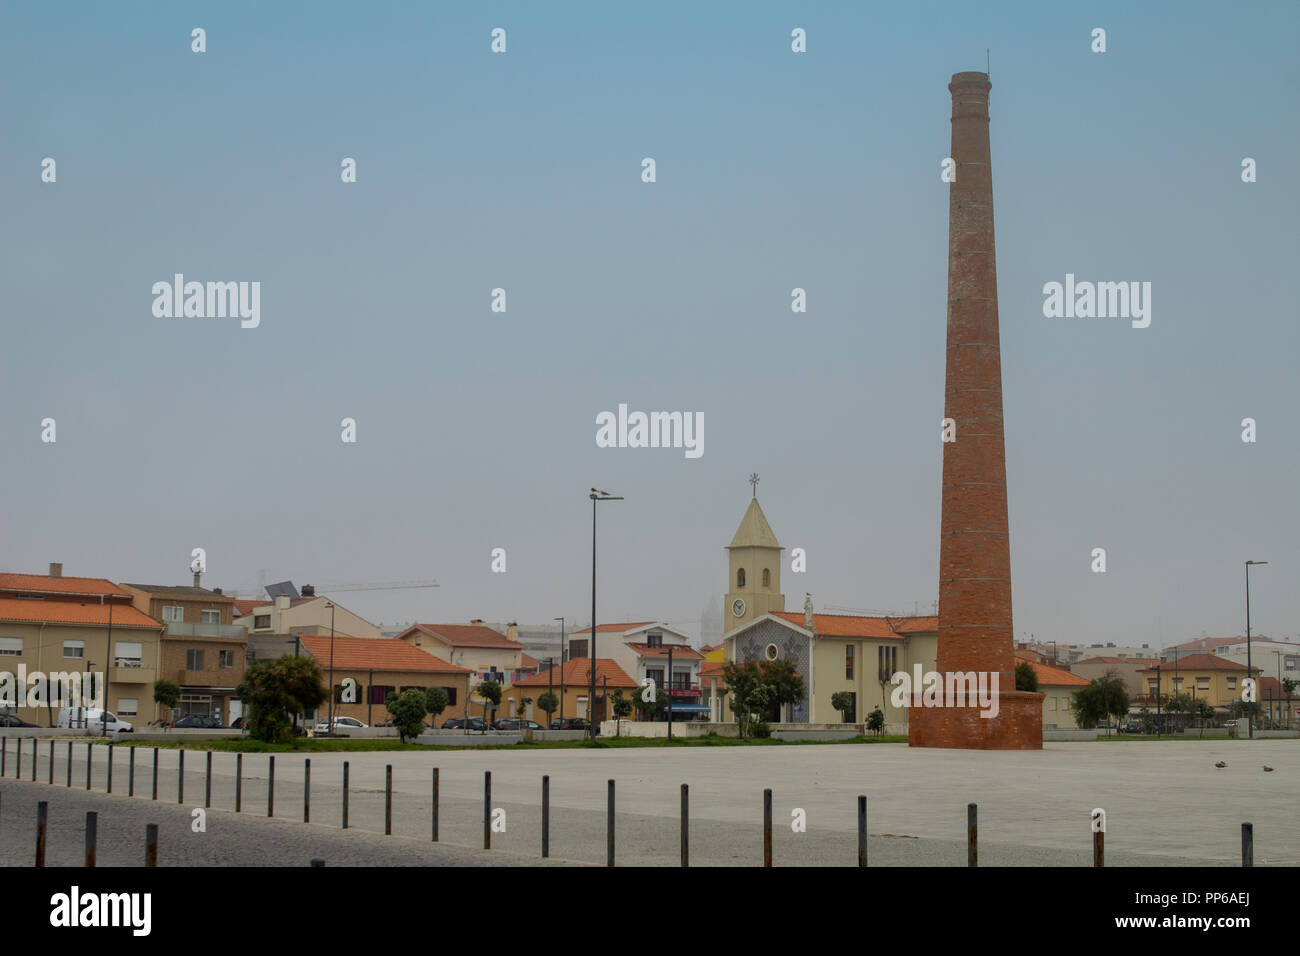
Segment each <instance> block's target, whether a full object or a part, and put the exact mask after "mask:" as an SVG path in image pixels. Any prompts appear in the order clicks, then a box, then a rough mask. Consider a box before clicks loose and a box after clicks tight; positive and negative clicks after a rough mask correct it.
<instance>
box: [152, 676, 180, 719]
mask: <svg viewBox="0 0 1300 956" xmlns="http://www.w3.org/2000/svg"><path fill="white" fill-rule="evenodd" d="M180 699H181V685H180V684H177V683H175V682H174V681H169V680H156V681H154V682H153V702H154V704H156V705H157V706H155V707H154V713H155V714H157V712H158V707H166V708H167V713H168V714H169V715H170V714H171V711H172V708H173V707H175V706H176V705H177V704H178V703H180ZM159 719H161V718H159Z"/></svg>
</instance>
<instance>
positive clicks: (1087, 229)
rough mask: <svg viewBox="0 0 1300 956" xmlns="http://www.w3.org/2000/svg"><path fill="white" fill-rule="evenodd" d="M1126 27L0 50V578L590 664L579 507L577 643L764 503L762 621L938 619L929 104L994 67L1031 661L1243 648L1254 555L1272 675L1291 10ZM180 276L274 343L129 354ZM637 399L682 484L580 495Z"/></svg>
mask: <svg viewBox="0 0 1300 956" xmlns="http://www.w3.org/2000/svg"><path fill="white" fill-rule="evenodd" d="M1131 7H1132V5H1130V4H1105V3H1102V4H1088V5H1082V6H1077V7H1059V6H1058V5H1054V4H1053V5H1042V4H1030V3H1024V4H1004V5H993V6H991V7H985V8H983V9H981V8H977V7H976V6H975V5H971V4H957V3H954V4H938V3H935V4H906V5H899V4H884V3H877V4H856V3H853V4H850V3H841V4H819V5H817V7H816V9H815V10H813V11H811V12H809V11H808V10H807V9H806V8H805V5H801V4H776V3H766V4H750V3H746V4H740V3H733V4H710V5H698V4H686V3H662V4H654V5H652V6H651V7H648V8H647V7H641V6H634V5H619V6H618V8H617V9H612V8H611V7H610V5H607V4H597V3H588V4H576V3H575V4H545V5H543V4H523V3H519V4H491V5H479V4H438V5H432V4H430V5H421V4H404V5H398V4H392V5H385V4H367V5H365V6H361V7H358V6H354V5H343V4H335V5H331V4H314V5H310V6H308V5H301V6H298V7H292V6H290V5H263V4H253V3H242V4H241V3H236V4H203V3H200V4H189V5H185V6H176V5H163V4H144V3H141V4H133V5H130V6H127V7H121V6H111V7H110V6H108V5H90V4H82V5H73V6H71V7H64V8H51V7H48V6H43V5H23V6H19V5H17V4H7V5H5V6H4V7H3V9H2V12H0V74H3V80H4V82H3V83H2V84H0V116H2V117H3V120H2V122H3V130H4V136H3V140H2V141H0V204H2V208H3V221H4V226H5V228H4V229H3V232H2V233H0V235H2V236H3V238H0V243H2V245H0V252H2V253H3V255H2V257H0V270H2V271H0V277H2V278H3V281H4V288H5V290H6V297H5V309H4V349H3V355H4V362H3V366H2V368H3V377H2V378H0V440H2V441H3V447H4V448H5V450H6V453H5V455H4V464H5V467H4V471H3V490H4V493H5V500H6V506H5V508H4V509H3V518H2V519H0V520H2V521H3V524H2V525H0V567H2V568H4V569H9V570H22V571H39V570H43V569H44V568H45V566H46V565H47V564H48V562H50V561H62V562H63V563H64V565H65V573H67V574H86V575H103V576H107V577H109V578H112V579H114V580H119V581H121V580H126V581H145V582H156V583H182V582H184V581H185V580H186V579H187V577H188V572H187V570H186V569H187V565H188V561H189V553H190V550H191V549H192V548H194V547H204V548H206V550H207V554H208V564H209V574H208V576H207V579H206V583H209V584H212V585H216V586H225V587H227V588H231V589H251V588H253V587H255V586H256V583H257V581H258V576H259V571H260V569H266V574H267V579H268V580H270V581H274V580H279V579H282V578H292V579H293V580H295V581H296V582H297V583H299V584H302V583H309V582H315V583H322V582H334V583H338V582H372V581H391V580H407V579H422V578H435V579H437V580H438V581H439V582H440V583H441V584H442V587H441V589H439V590H438V591H433V592H420V591H399V592H387V593H380V592H370V593H359V594H354V595H349V596H348V597H347V599H346V600H345V601H344V603H345V604H347V605H348V606H349V607H351V608H353V609H355V610H357V611H358V612H359V613H362V614H365V615H367V616H369V617H371V618H372V619H376V620H380V621H397V620H406V619H413V618H414V619H420V620H426V621H459V620H468V619H469V618H472V617H482V618H486V619H488V620H509V619H518V620H520V621H524V622H544V621H548V620H549V619H550V618H552V617H554V616H556V615H561V614H563V615H565V616H567V617H568V618H569V619H570V620H574V619H580V620H582V622H583V623H585V620H586V617H587V616H588V615H589V611H588V608H589V604H590V593H589V586H590V539H591V527H590V520H591V518H590V510H591V509H590V504H589V501H588V500H587V498H586V497H585V494H586V491H587V489H588V488H589V487H590V486H592V485H593V484H594V485H597V486H599V487H601V488H607V489H609V490H611V491H613V492H614V493H616V494H622V495H624V496H626V500H625V501H622V502H617V503H613V504H609V505H603V506H602V515H601V536H600V540H601V562H600V580H601V588H600V608H599V617H600V619H601V620H606V621H608V620H611V619H630V620H641V619H647V618H661V619H667V620H669V621H687V622H693V620H694V619H695V618H696V617H697V616H698V614H699V612H700V611H701V609H702V608H704V606H705V605H706V603H707V602H708V600H709V597H710V596H711V595H712V594H720V593H721V592H722V591H723V590H724V589H725V586H726V563H725V553H724V551H723V548H724V546H725V545H726V544H727V543H728V542H729V540H730V538H731V535H732V534H733V533H734V531H735V527H736V525H737V524H738V522H739V521H740V517H741V515H742V514H743V512H744V509H745V506H746V504H747V500H748V498H749V485H748V484H747V483H746V477H747V476H748V475H749V473H750V472H751V471H758V472H759V473H760V474H761V475H762V476H763V480H762V483H761V485H760V487H759V496H760V500H761V501H762V503H763V506H764V509H765V510H766V512H767V515H768V517H769V519H770V520H771V522H772V525H773V527H774V529H775V531H776V533H777V536H778V537H779V539H780V541H781V543H782V544H784V545H785V546H786V547H787V548H790V547H802V548H805V549H806V550H807V552H808V568H809V570H808V573H807V574H806V575H792V574H790V573H789V571H788V563H787V566H786V568H787V570H786V573H785V574H784V575H783V581H782V583H783V588H784V591H785V593H786V595H787V598H788V606H789V607H790V608H792V609H794V608H798V607H800V606H801V605H802V596H803V593H804V592H805V591H810V592H812V594H813V597H814V600H815V602H816V603H817V605H818V607H822V606H825V605H839V606H848V607H860V608H887V609H893V610H896V611H910V610H911V609H912V607H913V605H914V603H915V604H917V605H919V607H920V608H921V609H922V610H925V609H927V608H928V607H929V603H930V602H931V601H932V600H934V599H935V597H936V593H937V576H938V545H939V534H938V529H939V483H940V471H939V463H940V455H941V446H940V442H939V419H940V418H941V417H942V409H943V360H944V334H945V312H944V308H945V296H946V288H945V283H946V264H945V256H946V251H947V227H948V223H947V193H946V187H945V186H944V185H943V184H942V183H941V182H940V180H939V175H938V173H939V163H940V161H941V160H942V159H943V157H944V156H946V155H947V154H948V147H949V141H948V137H949V123H948V116H949V111H950V100H949V94H948V91H947V82H948V79H949V77H950V76H951V74H952V73H955V72H959V71H963V70H978V69H982V68H983V66H984V57H985V49H986V48H991V50H992V53H991V56H992V82H993V91H992V99H991V113H992V125H991V132H992V144H993V163H994V186H995V204H996V228H997V252H998V267H999V295H1000V307H1001V334H1002V344H1003V353H1002V359H1003V380H1004V393H1005V403H1006V425H1007V458H1008V470H1009V497H1010V519H1011V532H1012V538H1011V542H1012V566H1013V575H1014V582H1013V590H1014V599H1015V621H1016V630H1017V632H1018V634H1026V635H1027V634H1028V633H1029V632H1033V633H1035V634H1036V635H1037V636H1038V637H1039V638H1040V639H1044V640H1052V639H1055V640H1057V641H1059V642H1062V643H1064V642H1070V641H1085V642H1092V641H1109V640H1113V641H1116V642H1117V643H1142V642H1144V641H1146V642H1149V643H1152V644H1159V643H1160V641H1161V640H1162V638H1163V640H1164V641H1166V642H1168V643H1173V642H1174V641H1177V640H1184V639H1188V638H1191V637H1197V636H1200V635H1201V634H1202V633H1205V634H1209V635H1222V634H1233V633H1240V632H1241V631H1242V630H1243V629H1244V606H1243V593H1242V562H1244V561H1245V560H1246V559H1248V558H1253V559H1258V560H1269V561H1270V562H1271V564H1270V566H1269V567H1267V568H1260V569H1258V570H1257V571H1256V572H1254V573H1253V574H1252V585H1253V587H1252V613H1253V624H1254V628H1255V630H1256V631H1257V632H1259V633H1268V634H1274V635H1282V634H1289V635H1291V636H1293V637H1297V636H1300V587H1297V586H1296V585H1297V581H1298V580H1300V544H1298V543H1297V542H1298V541H1300V519H1298V517H1297V516H1298V514H1300V509H1298V508H1297V503H1296V487H1297V480H1296V476H1297V473H1298V472H1300V451H1298V444H1297V442H1298V439H1300V435H1298V434H1297V426H1296V418H1295V416H1296V414H1297V410H1300V385H1298V384H1297V381H1296V374H1295V365H1296V356H1297V354H1298V353H1300V332H1298V331H1297V321H1296V320H1297V314H1296V313H1297V306H1296V298H1295V294H1294V291H1293V285H1294V281H1295V280H1294V275H1295V272H1296V265H1295V264H1296V261H1297V258H1298V257H1300V240H1297V231H1296V226H1295V223H1296V212H1297V208H1298V205H1300V204H1298V202H1297V200H1298V199H1300V187H1298V186H1297V183H1296V180H1295V177H1294V159H1295V156H1296V155H1297V153H1298V152H1300V123H1298V122H1297V119H1298V117H1297V107H1296V102H1297V100H1296V91H1297V89H1298V88H1300V67H1298V65H1297V62H1298V61H1297V56H1296V54H1295V50H1294V37H1295V35H1296V33H1297V29H1298V28H1300V7H1297V5H1296V4H1294V3H1258V4H1251V3H1246V4H1238V5H1232V6H1231V7H1228V6H1224V5H1222V4H1204V3H1202V4H1195V3H1178V4H1172V3H1171V4H1151V5H1144V7H1143V9H1140V10H1134V9H1132V8H1131ZM195 26H201V27H204V28H205V29H206V30H207V43H208V52H207V53H204V54H202V55H199V54H194V53H191V52H190V39H189V36H190V30H191V28H193V27H195ZM497 26H501V27H504V28H505V29H506V30H507V31H508V52H507V53H506V54H505V55H493V54H491V53H490V52H489V48H488V47H489V40H490V38H489V33H490V31H491V29H492V28H493V27H497ZM796 26H798V27H803V28H804V29H806V30H807V34H808V53H806V54H803V55H796V54H793V53H791V52H790V46H789V43H790V41H789V34H790V30H791V29H792V28H794V27H796ZM1097 26H1101V27H1104V28H1105V29H1106V30H1107V41H1108V51H1107V52H1106V53H1105V54H1094V53H1092V52H1090V50H1089V43H1090V32H1091V30H1092V28H1093V27H1097ZM45 156H52V157H54V158H55V159H56V160H57V163H58V182H57V183H55V184H52V185H51V184H43V183H42V182H41V181H40V161H41V159H42V158H43V157H45ZM344 156H350V157H355V158H356V159H357V162H358V172H359V177H358V178H359V182H358V183H356V184H354V185H344V184H342V183H341V182H340V181H339V163H340V160H341V159H342V158H343V157H344ZM644 156H652V157H654V158H655V159H656V161H657V164H658V182H656V183H654V184H653V185H647V184H643V183H642V182H641V181H640V162H641V159H642V157H644ZM1245 156H1250V157H1253V158H1255V159H1256V160H1257V161H1258V169H1259V181H1258V182H1256V183H1254V184H1249V185H1247V184H1243V183H1242V182H1241V180H1240V163H1241V159H1242V157H1245ZM175 272H183V273H184V274H185V275H186V276H187V277H188V278H190V279H197V280H245V281H252V280H257V281H260V282H261V283H262V317H261V326H260V327H259V328H257V329H248V330H245V329H240V328H239V325H238V322H237V321H236V320H219V319H208V320H199V319H191V320H175V319H173V320H166V319H156V318H154V317H153V316H152V314H151V311H150V306H151V303H152V295H151V294H150V288H151V286H152V284H153V283H154V282H156V281H159V280H167V279H170V278H171V276H172V274H173V273H175ZM1067 272H1072V273H1074V274H1075V275H1076V276H1077V277H1079V278H1080V279H1092V280H1139V281H1150V282H1151V283H1152V285H1153V294H1152V297H1153V307H1154V308H1153V318H1152V323H1151V327H1150V328H1148V329H1144V330H1136V329H1132V328H1130V327H1129V325H1128V323H1127V322H1125V321H1119V320H1101V319H1092V320H1064V319H1046V318H1044V317H1043V315H1042V298H1043V297H1042V292H1041V289H1042V286H1043V283H1045V282H1048V281H1061V280H1063V278H1064V276H1065V274H1066V273H1067ZM498 286H500V287H504V288H506V290H507V295H508V303H509V310H508V312H507V313H505V314H494V313H491V312H490V311H489V308H488V306H489V295H490V290H491V289H492V288H494V287H498ZM795 286H799V287H803V288H805V289H806V290H807V292H808V304H809V311H808V312H807V314H804V315H795V314H792V313H791V311H790V308H789V301H790V290H791V289H792V288H793V287H795ZM620 402H625V403H627V404H628V405H629V407H630V408H632V409H640V410H645V411H652V410H680V411H698V412H702V413H703V414H704V420H705V454H704V456H703V457H702V458H700V459H698V460H689V459H686V458H685V457H684V456H683V454H682V452H681V451H680V450H639V449H638V450H633V449H622V450H611V449H598V448H597V447H596V445H595V431H596V428H595V416H596V415H597V413H599V412H601V411H604V410H616V409H617V407H618V404H619V403H620ZM47 416H48V417H53V418H55V419H56V420H57V422H58V442H57V444H55V445H45V444H42V443H41V442H40V427H39V423H40V420H41V419H42V418H45V417H47ZM347 416H350V417H353V418H355V419H356V420H357V422H358V434H359V441H358V443H357V444H356V445H345V444H343V443H341V442H340V441H339V421H340V420H341V419H342V418H344V417H347ZM1247 416H1251V417H1254V418H1256V419H1257V421H1258V428H1259V441H1258V442H1257V443H1256V444H1254V445H1247V444H1243V443H1242V442H1241V441H1240V430H1241V429H1240V421H1241V419H1242V418H1244V417H1247ZM494 547H504V548H506V550H507V556H508V571H507V573H506V574H492V573H491V572H490V570H489V561H490V553H491V549H492V548H494ZM1094 547H1105V548H1106V549H1107V552H1108V567H1109V570H1108V571H1107V573H1106V574H1105V575H1096V574H1093V573H1091V572H1090V570H1089V562H1090V553H1091V550H1092V549H1093V548H1094ZM787 560H788V559H787Z"/></svg>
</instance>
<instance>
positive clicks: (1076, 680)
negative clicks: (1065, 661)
mask: <svg viewBox="0 0 1300 956" xmlns="http://www.w3.org/2000/svg"><path fill="white" fill-rule="evenodd" d="M1016 663H1017V664H1021V663H1024V664H1028V665H1029V666H1030V667H1032V668H1033V669H1034V674H1035V676H1037V677H1038V683H1039V685H1040V686H1043V687H1087V686H1088V683H1089V682H1088V681H1087V680H1085V679H1084V678H1082V677H1080V676H1079V675H1078V674H1071V673H1070V672H1069V671H1063V670H1061V669H1060V668H1059V667H1048V666H1047V665H1046V664H1040V663H1038V661H1035V660H1031V659H1030V658H1027V657H1022V656H1021V655H1019V654H1017V655H1016Z"/></svg>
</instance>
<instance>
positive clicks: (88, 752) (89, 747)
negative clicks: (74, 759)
mask: <svg viewBox="0 0 1300 956" xmlns="http://www.w3.org/2000/svg"><path fill="white" fill-rule="evenodd" d="M94 746H95V745H94V744H86V789H87V790H89V789H90V767H91V764H93V763H94V762H95V761H94V757H93V756H92V753H93V750H92V748H93V747H94Z"/></svg>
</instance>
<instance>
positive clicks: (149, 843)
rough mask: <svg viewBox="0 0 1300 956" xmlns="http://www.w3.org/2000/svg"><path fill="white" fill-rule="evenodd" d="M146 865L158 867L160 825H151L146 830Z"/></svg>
mask: <svg viewBox="0 0 1300 956" xmlns="http://www.w3.org/2000/svg"><path fill="white" fill-rule="evenodd" d="M144 865H145V866H157V865H158V824H156V823H150V824H148V825H147V826H146V827H145V828H144Z"/></svg>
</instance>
